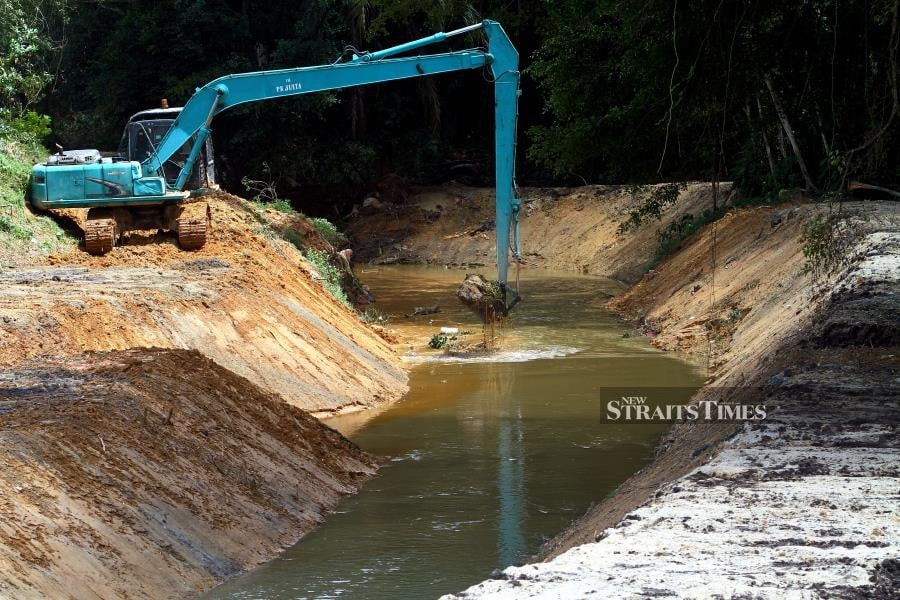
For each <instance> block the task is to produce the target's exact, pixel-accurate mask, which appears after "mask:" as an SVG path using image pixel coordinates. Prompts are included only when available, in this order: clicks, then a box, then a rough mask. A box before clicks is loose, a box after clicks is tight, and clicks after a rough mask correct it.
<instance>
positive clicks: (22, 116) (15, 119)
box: [0, 108, 50, 142]
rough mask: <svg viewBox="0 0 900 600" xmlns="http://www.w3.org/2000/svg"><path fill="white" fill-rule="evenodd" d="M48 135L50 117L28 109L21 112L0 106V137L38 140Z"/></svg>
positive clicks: (30, 140)
mask: <svg viewBox="0 0 900 600" xmlns="http://www.w3.org/2000/svg"><path fill="white" fill-rule="evenodd" d="M48 135H50V117H48V116H47V115H39V114H38V113H36V112H34V111H31V110H28V111H25V112H22V113H16V112H13V111H11V110H9V109H7V108H0V137H4V138H7V139H14V140H22V141H28V142H40V141H41V140H43V139H44V138H46V137H47V136H48Z"/></svg>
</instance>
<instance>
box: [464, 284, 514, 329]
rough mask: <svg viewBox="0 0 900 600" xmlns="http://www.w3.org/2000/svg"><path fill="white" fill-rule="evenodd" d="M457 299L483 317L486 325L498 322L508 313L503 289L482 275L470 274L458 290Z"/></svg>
mask: <svg viewBox="0 0 900 600" xmlns="http://www.w3.org/2000/svg"><path fill="white" fill-rule="evenodd" d="M456 297H457V298H459V301H460V302H462V303H463V304H465V305H466V306H468V307H469V308H470V309H471V310H472V312H474V313H475V314H476V315H478V316H479V317H481V319H482V321H484V322H485V323H488V322H491V321H496V320H497V319H499V318H502V317H505V316H506V315H507V313H508V311H507V308H506V299H505V298H504V293H503V287H502V286H501V285H500V283H499V282H497V281H493V280H489V279H485V278H484V277H483V276H481V275H477V274H469V275H466V278H465V279H464V280H463V282H462V283H461V284H459V287H458V288H456Z"/></svg>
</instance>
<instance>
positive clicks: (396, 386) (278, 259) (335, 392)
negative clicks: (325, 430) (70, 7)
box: [0, 194, 406, 414]
mask: <svg viewBox="0 0 900 600" xmlns="http://www.w3.org/2000/svg"><path fill="white" fill-rule="evenodd" d="M210 202H211V205H212V211H213V232H212V235H211V239H210V240H209V242H208V243H207V244H206V246H204V247H203V248H202V249H200V250H196V251H192V252H184V251H182V250H180V249H179V248H178V246H177V244H176V240H175V238H174V236H160V235H149V234H143V233H139V232H138V233H133V234H131V235H129V237H128V238H127V239H126V243H125V245H123V246H120V247H116V248H115V249H114V250H113V251H112V252H110V253H109V254H107V255H105V256H102V257H96V256H90V255H88V254H85V253H84V252H81V251H78V250H75V251H72V252H68V253H65V254H61V255H52V256H50V257H48V258H46V259H45V260H44V261H43V264H42V265H37V266H31V267H20V268H15V269H9V270H5V271H0V323H2V329H0V365H5V366H9V365H12V364H16V363H20V362H22V361H23V360H27V361H29V362H32V363H37V364H39V363H40V361H41V360H42V358H41V357H43V356H45V355H66V356H69V355H76V354H79V353H81V352H84V351H90V350H114V349H126V348H134V347H162V348H193V349H196V350H199V351H200V352H201V353H202V354H204V355H205V356H208V357H209V358H212V359H213V360H215V361H216V362H217V363H219V364H220V365H222V366H224V367H226V368H228V369H230V370H231V371H234V372H235V373H237V374H239V375H242V376H244V377H246V378H247V379H249V380H250V381H252V382H254V383H257V384H259V385H260V386H262V387H263V388H265V389H267V390H269V391H271V392H275V393H277V394H279V395H281V396H282V397H284V398H285V399H286V400H287V401H288V402H290V403H291V404H294V405H296V406H299V407H301V408H304V409H306V410H310V411H313V412H317V413H322V414H327V413H331V412H338V411H346V410H354V409H359V408H364V407H370V406H375V405H378V404H380V403H383V402H387V401H390V400H393V399H396V398H398V397H400V396H401V395H402V393H403V392H404V391H405V386H406V374H405V373H404V372H403V371H402V370H401V369H400V368H399V367H398V360H397V357H396V354H395V352H394V350H393V348H392V346H391V344H390V343H389V342H387V341H386V340H385V339H384V338H383V337H382V335H381V334H379V332H378V331H377V330H376V329H375V328H373V327H370V326H368V325H366V324H365V323H363V322H362V321H361V320H360V319H359V318H358V317H357V316H356V315H355V314H354V313H353V312H352V311H351V310H349V309H347V308H346V307H344V306H343V305H341V304H340V303H339V302H337V301H335V300H334V298H332V297H331V296H330V295H329V294H328V293H325V292H323V290H322V287H321V285H320V284H319V283H318V282H317V281H316V280H315V273H313V272H311V271H310V268H309V266H308V264H307V263H306V261H305V260H304V259H303V258H302V256H301V254H300V252H299V251H298V250H297V249H296V248H295V247H294V246H293V245H291V244H289V243H287V242H284V241H282V240H280V239H278V238H277V236H275V235H274V234H273V233H272V232H271V230H270V229H268V228H267V227H264V226H263V225H262V224H261V223H260V222H259V220H258V219H257V218H256V217H254V213H253V212H252V211H251V210H250V209H249V208H248V207H247V206H246V204H245V203H243V202H242V201H241V200H239V199H238V198H235V197H234V196H229V195H227V194H218V195H217V196H215V197H213V198H211V200H210ZM288 226H291V227H293V228H295V229H298V228H300V227H301V226H305V228H304V229H303V230H302V231H300V233H299V237H300V239H302V240H303V241H304V243H308V244H310V245H312V246H313V247H316V246H321V245H322V244H325V242H324V241H322V240H321V238H320V237H318V234H317V233H316V232H315V230H311V228H310V227H309V224H308V222H306V220H305V219H299V220H298V222H297V223H289V224H282V225H281V227H282V228H284V227H288Z"/></svg>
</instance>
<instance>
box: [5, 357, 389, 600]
mask: <svg viewBox="0 0 900 600" xmlns="http://www.w3.org/2000/svg"><path fill="white" fill-rule="evenodd" d="M0 465H2V468H0V516H2V519H0V596H2V597H3V598H38V597H43V598H70V597H71V598H153V599H156V598H183V597H185V596H187V595H190V594H192V593H195V592H198V591H200V590H203V589H205V588H209V587H211V586H212V585H214V584H215V583H217V582H219V581H222V580H223V579H225V578H228V577H230V576H233V575H236V574H237V573H238V572H240V571H242V570H244V569H247V568H249V567H251V566H253V565H255V564H258V563H260V562H263V561H265V560H268V559H269V558H271V557H272V555H273V554H274V553H275V552H277V551H278V550H280V549H281V548H282V547H284V546H285V545H288V544H292V543H294V542H296V541H297V539H298V538H299V537H300V536H302V535H303V534H304V533H306V532H308V531H309V530H310V529H312V528H313V527H314V526H315V525H316V524H318V523H320V522H321V521H322V520H323V518H324V516H325V514H326V513H327V512H328V510H329V509H330V508H331V507H333V506H334V505H335V504H336V503H337V501H338V500H339V499H340V498H341V497H342V496H343V495H346V494H348V493H351V492H353V491H355V490H356V487H357V485H358V484H359V483H360V482H361V481H362V480H363V479H365V478H366V477H367V476H368V475H370V474H372V473H373V472H374V470H375V465H374V463H373V461H372V459H371V458H370V457H369V456H367V455H366V454H365V453H363V452H361V451H360V450H359V449H358V448H356V447H355V446H354V445H353V444H351V443H350V442H348V441H347V440H345V439H344V438H343V437H341V436H340V435H339V434H338V433H336V432H334V431H332V430H331V429H329V428H327V427H324V426H322V425H321V424H320V423H319V422H318V421H317V420H316V419H314V418H312V417H310V416H309V415H308V414H307V413H306V412H304V411H303V410H300V409H298V408H296V407H293V406H291V405H289V404H287V403H286V402H284V401H283V400H282V399H281V398H280V397H279V396H277V395H276V394H273V393H271V392H267V391H264V390H262V389H260V388H259V387H258V386H256V385H254V384H253V383H251V382H249V381H247V380H246V379H244V378H243V377H240V376H238V375H235V374H234V373H232V372H230V371H228V370H227V369H225V368H223V367H221V366H219V365H218V364H216V363H215V362H213V361H212V360H210V359H208V358H206V357H204V356H202V355H201V354H199V353H198V352H197V351H193V350H164V349H135V350H125V351H113V352H105V353H89V354H85V355H82V356H79V357H77V358H67V359H55V360H40V361H37V360H36V361H32V362H31V364H30V366H29V367H26V368H20V369H18V370H15V371H0Z"/></svg>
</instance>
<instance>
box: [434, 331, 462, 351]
mask: <svg viewBox="0 0 900 600" xmlns="http://www.w3.org/2000/svg"><path fill="white" fill-rule="evenodd" d="M457 339H458V338H457V336H456V335H455V334H448V333H435V334H434V335H432V336H431V339H430V340H428V347H429V348H433V349H435V350H441V349H443V350H449V349H451V348H452V347H453V344H454V343H456V341H457Z"/></svg>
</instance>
